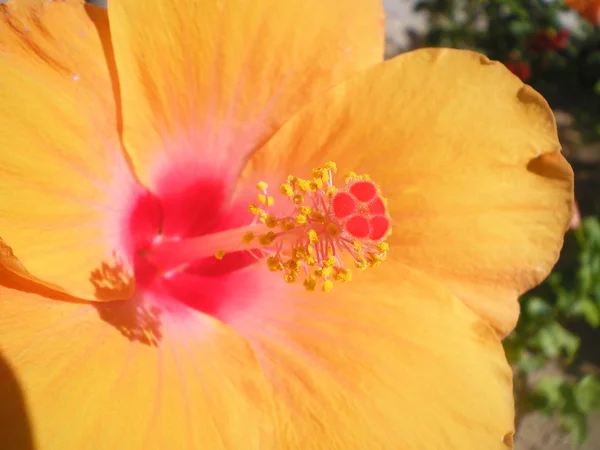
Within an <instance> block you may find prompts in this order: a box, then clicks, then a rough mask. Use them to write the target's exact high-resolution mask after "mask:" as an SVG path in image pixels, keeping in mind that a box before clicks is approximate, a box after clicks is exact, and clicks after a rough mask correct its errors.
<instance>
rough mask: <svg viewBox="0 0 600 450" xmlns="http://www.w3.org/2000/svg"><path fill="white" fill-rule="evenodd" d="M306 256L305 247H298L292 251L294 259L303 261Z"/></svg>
mask: <svg viewBox="0 0 600 450" xmlns="http://www.w3.org/2000/svg"><path fill="white" fill-rule="evenodd" d="M304 258H306V252H305V251H304V248H303V247H296V248H295V249H294V250H293V251H292V259H294V260H296V261H303V260H304Z"/></svg>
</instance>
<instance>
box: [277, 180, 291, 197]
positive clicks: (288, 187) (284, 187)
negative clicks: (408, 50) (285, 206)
mask: <svg viewBox="0 0 600 450" xmlns="http://www.w3.org/2000/svg"><path fill="white" fill-rule="evenodd" d="M279 192H281V193H282V194H283V195H285V196H286V197H291V196H292V195H294V188H293V187H292V186H291V185H289V184H287V183H284V184H282V185H281V187H280V188H279Z"/></svg>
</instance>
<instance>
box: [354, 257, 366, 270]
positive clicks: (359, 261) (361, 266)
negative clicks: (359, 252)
mask: <svg viewBox="0 0 600 450" xmlns="http://www.w3.org/2000/svg"><path fill="white" fill-rule="evenodd" d="M354 265H355V266H356V268H357V269H358V270H365V269H366V268H367V267H368V264H367V260H366V259H365V258H363V257H362V256H359V257H358V258H356V261H354Z"/></svg>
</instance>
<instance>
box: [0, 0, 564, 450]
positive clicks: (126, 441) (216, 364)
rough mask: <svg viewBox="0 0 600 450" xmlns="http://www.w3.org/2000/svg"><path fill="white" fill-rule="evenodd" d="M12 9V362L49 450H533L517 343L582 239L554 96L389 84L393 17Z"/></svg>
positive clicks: (463, 71)
mask: <svg viewBox="0 0 600 450" xmlns="http://www.w3.org/2000/svg"><path fill="white" fill-rule="evenodd" d="M1 8H2V13H3V14H2V15H1V17H2V18H1V24H0V58H1V59H0V64H1V70H0V77H1V80H0V81H1V83H0V84H1V86H2V88H1V90H0V144H1V148H2V150H1V151H0V193H1V202H0V237H1V238H2V240H1V241H0V348H1V351H2V355H3V357H4V358H5V359H6V360H7V361H8V363H9V364H10V366H11V367H12V371H13V372H14V375H15V377H16V379H17V380H18V382H19V384H20V386H21V389H22V391H23V396H24V403H25V407H26V409H27V411H26V412H27V414H28V416H29V420H30V422H31V428H32V430H33V434H34V436H33V438H34V439H35V442H36V445H37V446H38V447H39V448H40V449H50V450H54V449H60V450H69V449H78V450H79V449H84V448H93V449H94V450H102V449H115V448H116V449H128V450H130V449H131V450H135V449H148V448H161V449H187V448H190V449H191V448H197V449H203V450H205V449H209V450H212V449H242V450H251V449H261V450H262V449H301V450H310V449H326V450H334V449H343V450H351V449H357V450H366V449H417V448H425V449H442V448H443V449H451V448H456V449H461V450H464V449H474V450H475V449H476V450H480V449H486V450H493V449H506V448H511V447H512V434H513V415H514V411H513V398H512V390H511V384H512V383H511V370H510V367H509V365H508V364H507V361H506V359H505V356H504V353H503V350H502V346H501V342H500V340H501V338H502V337H503V336H505V335H507V334H508V333H510V331H511V330H512V329H513V328H514V326H515V323H516V321H517V318H518V314H519V307H518V302H517V298H518V295H519V294H520V293H522V292H524V291H526V290H528V289H529V288H531V287H532V286H534V285H536V284H537V283H539V282H540V281H541V280H542V279H543V278H544V277H545V276H546V275H547V274H548V273H549V271H550V269H551V267H552V266H553V264H554V263H555V261H556V259H557V257H558V254H559V251H560V248H561V245H562V238H563V234H564V232H565V230H566V228H567V227H568V223H569V220H570V218H571V216H572V197H573V194H572V183H573V181H572V172H571V169H570V167H569V165H568V164H567V163H566V161H565V159H564V158H563V157H562V156H561V153H560V145H559V142H558V140H557V135H556V125H555V122H554V118H553V115H552V112H551V110H550V109H549V107H548V105H547V103H546V102H545V101H544V100H543V98H542V97H541V96H540V95H539V94H537V93H536V92H535V91H533V90H532V89H531V88H530V87H528V86H525V85H523V83H522V82H521V81H520V80H519V79H518V78H517V77H515V76H514V75H512V74H511V73H510V72H509V71H508V69H506V67H504V66H503V65H502V64H500V63H495V62H491V61H489V60H488V59H487V58H485V57H484V56H482V55H479V54H476V53H473V52H468V51H458V50H444V49H435V50H433V49H427V50H419V51H415V52H412V53H408V54H405V55H402V56H400V57H398V58H395V59H393V60H390V61H387V62H382V54H383V44H384V38H383V29H382V26H383V15H382V6H381V4H380V2H378V1H372V0H348V1H345V2H340V1H339V0H319V1H316V0H314V1H313V0H308V1H307V0H286V1H280V0H254V1H248V0H214V1H212V0H203V1H200V0H197V1H194V0H181V1H177V2H165V1H159V0H145V1H138V0H113V1H111V2H109V4H108V10H107V11H106V10H103V9H98V8H95V7H91V6H88V5H84V4H83V3H82V2H80V1H77V0H65V1H58V0H54V1H48V0H29V1H23V2H19V1H18V0H13V1H9V3H8V4H5V5H2V6H1ZM390 233H391V234H390ZM11 384H12V383H10V384H9V383H8V382H6V381H5V380H1V382H0V397H1V398H2V399H5V398H11V397H9V396H8V395H5V394H6V393H7V391H8V389H10V387H9V386H10V385H11ZM13 397H16V396H13ZM20 403H21V402H2V403H1V404H0V435H1V437H2V442H10V443H11V448H19V445H20V442H19V441H18V439H19V437H22V436H23V434H22V433H20V434H19V433H16V431H15V430H17V429H21V430H22V429H23V427H19V423H17V421H18V417H22V415H23V411H19V404H20ZM13 443H14V444H13Z"/></svg>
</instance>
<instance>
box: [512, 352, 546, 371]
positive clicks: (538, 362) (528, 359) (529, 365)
mask: <svg viewBox="0 0 600 450" xmlns="http://www.w3.org/2000/svg"><path fill="white" fill-rule="evenodd" d="M544 361H545V358H544V357H543V356H541V355H527V356H523V357H522V358H521V359H520V360H519V362H518V367H519V370H521V371H522V372H524V373H530V372H533V371H534V370H539V369H541V368H542V367H544Z"/></svg>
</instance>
